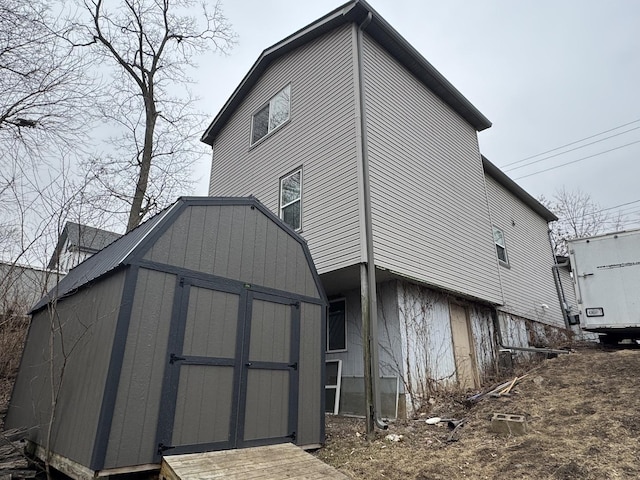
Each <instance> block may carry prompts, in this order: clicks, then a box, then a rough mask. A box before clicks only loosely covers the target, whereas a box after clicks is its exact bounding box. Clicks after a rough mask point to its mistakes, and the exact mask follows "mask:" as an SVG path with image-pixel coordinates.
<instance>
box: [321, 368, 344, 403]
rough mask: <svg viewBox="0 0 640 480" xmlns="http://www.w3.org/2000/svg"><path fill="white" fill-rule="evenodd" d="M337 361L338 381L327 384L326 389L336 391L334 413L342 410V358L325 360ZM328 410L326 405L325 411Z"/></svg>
mask: <svg viewBox="0 0 640 480" xmlns="http://www.w3.org/2000/svg"><path fill="white" fill-rule="evenodd" d="M335 362H337V363H338V377H337V383H336V384H335V385H325V386H324V389H325V390H335V391H336V394H335V397H334V401H333V415H338V412H339V411H340V388H341V386H342V360H326V361H325V363H335ZM325 372H326V367H325ZM326 410H327V407H326V405H325V412H326ZM326 413H328V412H326Z"/></svg>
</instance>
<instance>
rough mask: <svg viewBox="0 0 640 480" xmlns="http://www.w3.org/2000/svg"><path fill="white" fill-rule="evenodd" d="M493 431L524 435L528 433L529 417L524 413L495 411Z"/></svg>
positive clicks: (492, 420) (492, 419) (492, 421)
mask: <svg viewBox="0 0 640 480" xmlns="http://www.w3.org/2000/svg"><path fill="white" fill-rule="evenodd" d="M491 431H492V432H495V433H501V434H503V435H524V434H525V433H527V419H526V418H525V417H524V415H511V414H508V413H494V414H493V417H492V418H491Z"/></svg>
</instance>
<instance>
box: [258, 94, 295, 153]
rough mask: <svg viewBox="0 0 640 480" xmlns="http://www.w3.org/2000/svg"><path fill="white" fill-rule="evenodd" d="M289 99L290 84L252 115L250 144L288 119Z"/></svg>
mask: <svg viewBox="0 0 640 480" xmlns="http://www.w3.org/2000/svg"><path fill="white" fill-rule="evenodd" d="M290 100H291V85H287V86H286V87H284V88H283V89H282V90H281V91H280V92H278V93H277V94H276V95H275V96H274V97H273V98H272V99H271V100H269V103H267V104H266V105H264V106H263V107H262V108H260V110H258V111H257V112H256V113H255V114H254V115H253V119H252V121H251V145H254V144H255V143H257V142H259V141H260V140H262V139H263V138H264V137H266V136H267V135H269V134H270V133H272V132H273V131H275V130H277V129H278V128H280V127H281V126H282V125H284V124H285V123H286V122H287V121H288V120H289V113H290V110H291V101H290Z"/></svg>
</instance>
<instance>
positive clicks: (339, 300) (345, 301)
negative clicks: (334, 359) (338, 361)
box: [325, 297, 349, 353]
mask: <svg viewBox="0 0 640 480" xmlns="http://www.w3.org/2000/svg"><path fill="white" fill-rule="evenodd" d="M334 302H344V348H342V349H340V350H329V319H328V317H329V315H328V313H329V312H328V310H327V344H326V345H325V348H326V350H325V353H340V352H346V351H347V349H348V343H347V342H348V339H349V335H348V334H347V323H348V322H347V299H346V298H344V297H341V298H334V299H332V300H329V306H331V304H332V303H334Z"/></svg>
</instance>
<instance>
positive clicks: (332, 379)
mask: <svg viewBox="0 0 640 480" xmlns="http://www.w3.org/2000/svg"><path fill="white" fill-rule="evenodd" d="M341 379H342V360H327V361H326V363H325V380H324V394H325V412H326V413H331V414H333V415H338V412H339V410H340V384H341Z"/></svg>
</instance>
